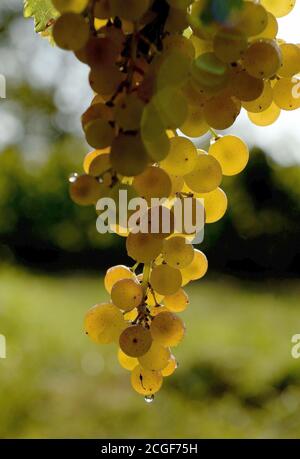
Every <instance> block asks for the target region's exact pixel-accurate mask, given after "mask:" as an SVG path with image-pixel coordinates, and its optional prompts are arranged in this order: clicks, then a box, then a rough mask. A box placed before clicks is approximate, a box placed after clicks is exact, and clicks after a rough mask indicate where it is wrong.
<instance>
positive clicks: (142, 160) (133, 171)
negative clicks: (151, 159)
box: [111, 134, 148, 177]
mask: <svg viewBox="0 0 300 459" xmlns="http://www.w3.org/2000/svg"><path fill="white" fill-rule="evenodd" d="M147 163H148V157H147V152H146V150H145V147H144V145H143V143H142V141H141V138H140V137H139V136H137V135H126V134H119V135H118V136H117V137H116V138H115V139H114V141H113V142H112V146H111V164H112V167H113V168H114V169H115V170H116V171H117V172H118V173H119V174H121V175H124V176H126V177H133V176H136V175H139V174H141V173H142V172H143V171H144V170H145V168H146V167H147Z"/></svg>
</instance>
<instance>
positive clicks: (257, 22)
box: [230, 1, 269, 37]
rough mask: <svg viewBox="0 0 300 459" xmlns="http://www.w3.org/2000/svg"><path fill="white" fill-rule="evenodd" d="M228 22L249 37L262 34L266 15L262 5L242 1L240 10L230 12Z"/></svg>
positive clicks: (266, 20)
mask: <svg viewBox="0 0 300 459" xmlns="http://www.w3.org/2000/svg"><path fill="white" fill-rule="evenodd" d="M268 9H269V8H268ZM230 22H231V23H232V24H233V25H234V27H235V28H236V29H239V30H240V31H241V32H243V33H244V34H245V35H247V36H248V37H251V36H254V35H258V34H259V33H261V32H263V30H264V29H265V28H266V27H267V24H268V13H267V11H266V9H265V8H264V7H263V6H262V5H260V4H258V3H256V2H251V1H244V2H243V5H242V7H241V8H234V9H233V10H232V12H231V18H230Z"/></svg>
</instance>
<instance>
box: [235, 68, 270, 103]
mask: <svg viewBox="0 0 300 459" xmlns="http://www.w3.org/2000/svg"><path fill="white" fill-rule="evenodd" d="M263 90H264V82H263V80H262V79H259V78H254V77H253V76H251V75H249V73H248V72H246V70H244V69H242V68H238V69H237V70H235V71H233V72H232V76H231V79H230V92H231V94H232V95H233V96H235V97H237V98H238V99H240V100H242V101H251V100H255V99H257V98H258V97H260V96H261V94H262V92H263Z"/></svg>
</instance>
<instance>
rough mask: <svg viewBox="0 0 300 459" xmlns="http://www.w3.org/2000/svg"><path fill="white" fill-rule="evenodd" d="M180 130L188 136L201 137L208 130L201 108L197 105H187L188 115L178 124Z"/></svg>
mask: <svg viewBox="0 0 300 459" xmlns="http://www.w3.org/2000/svg"><path fill="white" fill-rule="evenodd" d="M180 130H181V132H182V133H183V134H184V135H186V136H188V137H201V136H203V135H204V134H206V133H207V132H208V130H209V126H208V124H207V123H206V121H205V118H204V113H203V108H202V107H199V106H197V105H189V108H188V116H187V118H186V120H185V122H184V123H183V124H182V125H181V126H180Z"/></svg>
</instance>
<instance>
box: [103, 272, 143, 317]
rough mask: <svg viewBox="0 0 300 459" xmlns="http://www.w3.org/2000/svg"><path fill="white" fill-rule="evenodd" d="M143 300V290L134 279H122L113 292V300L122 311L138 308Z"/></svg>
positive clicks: (115, 285)
mask: <svg viewBox="0 0 300 459" xmlns="http://www.w3.org/2000/svg"><path fill="white" fill-rule="evenodd" d="M142 299H143V289H142V286H141V285H140V283H138V282H136V281H135V280H134V279H121V280H119V281H117V282H116V283H115V284H114V285H113V287H112V290H111V300H112V302H113V304H114V305H115V306H117V307H118V308H120V309H122V311H127V312H128V311H131V310H132V309H135V308H137V307H138V306H139V305H140V304H141V302H142Z"/></svg>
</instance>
